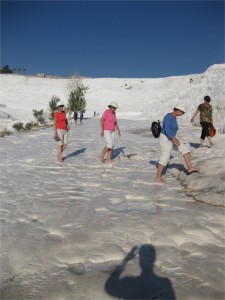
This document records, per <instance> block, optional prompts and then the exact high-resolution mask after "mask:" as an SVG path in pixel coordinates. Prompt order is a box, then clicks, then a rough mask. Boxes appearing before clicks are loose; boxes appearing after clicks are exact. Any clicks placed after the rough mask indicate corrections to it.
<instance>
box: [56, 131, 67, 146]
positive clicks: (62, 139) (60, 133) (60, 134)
mask: <svg viewBox="0 0 225 300" xmlns="http://www.w3.org/2000/svg"><path fill="white" fill-rule="evenodd" d="M57 134H58V137H59V138H60V141H58V145H67V144H68V131H67V130H63V129H58V128H57Z"/></svg>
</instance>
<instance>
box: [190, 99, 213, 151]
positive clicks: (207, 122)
mask: <svg viewBox="0 0 225 300" xmlns="http://www.w3.org/2000/svg"><path fill="white" fill-rule="evenodd" d="M210 101H211V99H210V97H209V96H205V97H204V103H202V104H200V105H199V106H198V108H197V110H196V112H195V113H194V115H193V117H192V118H191V123H193V122H194V119H195V117H196V116H197V114H198V113H199V112H200V124H201V126H202V133H201V137H200V147H206V146H205V145H204V141H205V138H206V137H207V139H208V141H209V143H210V146H213V145H214V143H213V142H212V140H211V138H210V133H209V131H210V126H211V124H213V119H212V113H213V109H212V106H211V105H210V104H209V103H210Z"/></svg>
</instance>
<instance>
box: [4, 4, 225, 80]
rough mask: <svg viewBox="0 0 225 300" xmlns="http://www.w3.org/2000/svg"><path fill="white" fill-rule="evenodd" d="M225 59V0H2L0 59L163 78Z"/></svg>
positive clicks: (58, 69) (94, 73) (35, 68)
mask: <svg viewBox="0 0 225 300" xmlns="http://www.w3.org/2000/svg"><path fill="white" fill-rule="evenodd" d="M219 63H224V2H223V1H1V66H3V65H6V64H8V65H9V66H10V68H25V69H26V73H27V74H36V73H45V74H47V75H57V76H70V75H72V74H74V73H79V74H81V75H83V76H89V77H121V78H132V77H133V78H146V77H147V78H156V77H166V76H177V75H186V74H193V73H202V72H204V71H205V70H206V69H207V68H208V67H209V66H210V65H213V64H219Z"/></svg>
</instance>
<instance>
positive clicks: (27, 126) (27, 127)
mask: <svg viewBox="0 0 225 300" xmlns="http://www.w3.org/2000/svg"><path fill="white" fill-rule="evenodd" d="M33 126H34V123H33V122H29V123H27V124H26V125H25V126H24V129H25V130H31V128H32V127H33Z"/></svg>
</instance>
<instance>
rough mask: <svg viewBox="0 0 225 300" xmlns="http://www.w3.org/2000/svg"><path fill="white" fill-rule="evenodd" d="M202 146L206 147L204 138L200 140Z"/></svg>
mask: <svg viewBox="0 0 225 300" xmlns="http://www.w3.org/2000/svg"><path fill="white" fill-rule="evenodd" d="M200 147H205V145H204V140H202V139H201V140H200Z"/></svg>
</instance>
